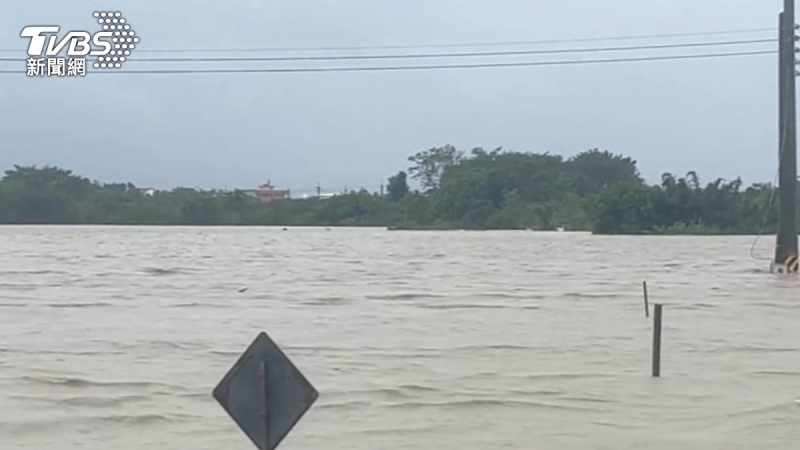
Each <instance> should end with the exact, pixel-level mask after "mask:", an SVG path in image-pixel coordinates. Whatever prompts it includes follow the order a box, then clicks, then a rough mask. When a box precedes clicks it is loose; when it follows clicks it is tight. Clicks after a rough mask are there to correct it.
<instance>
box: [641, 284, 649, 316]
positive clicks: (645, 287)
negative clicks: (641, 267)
mask: <svg viewBox="0 0 800 450" xmlns="http://www.w3.org/2000/svg"><path fill="white" fill-rule="evenodd" d="M642 290H643V291H644V316H645V317H650V301H649V300H648V299H647V281H642Z"/></svg>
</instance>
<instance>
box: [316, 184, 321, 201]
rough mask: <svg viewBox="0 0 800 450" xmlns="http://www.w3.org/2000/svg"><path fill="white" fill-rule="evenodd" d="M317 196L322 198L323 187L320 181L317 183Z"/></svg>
mask: <svg viewBox="0 0 800 450" xmlns="http://www.w3.org/2000/svg"><path fill="white" fill-rule="evenodd" d="M317 198H322V188H321V187H319V183H317Z"/></svg>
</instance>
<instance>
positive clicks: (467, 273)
mask: <svg viewBox="0 0 800 450" xmlns="http://www.w3.org/2000/svg"><path fill="white" fill-rule="evenodd" d="M772 240H773V239H772V238H765V239H763V240H762V241H761V244H760V245H759V249H760V253H762V254H763V256H767V257H768V256H769V247H770V246H771V244H772ZM752 242H753V238H752V237H597V236H590V235H586V234H572V233H532V232H424V233H420V232H388V231H385V230H358V229H333V230H326V229H299V228H297V229H290V230H288V231H282V230H280V229H269V228H161V227H153V228H132V227H2V228H0V249H2V251H0V448H2V449H6V448H8V449H36V450H39V449H43V448H57V449H59V450H72V449H99V448H113V449H119V450H133V449H147V450H154V449H159V450H173V449H175V450H178V449H180V450H185V449H189V448H190V449H193V450H219V449H237V448H241V449H247V448H251V444H250V442H249V441H247V439H246V438H245V436H244V435H243V434H242V433H241V432H240V431H239V430H238V428H236V426H235V424H234V423H233V422H232V421H231V420H230V419H229V418H228V417H227V416H226V415H225V413H224V412H223V410H222V409H221V408H220V407H219V406H218V405H217V404H216V403H215V402H214V401H213V399H212V398H211V395H210V393H211V389H212V388H213V387H214V385H216V383H217V382H218V380H219V379H220V378H221V377H222V375H223V374H224V373H225V372H226V371H227V370H228V368H229V367H230V366H231V365H232V364H233V363H234V362H235V360H236V359H237V357H238V355H239V354H240V352H241V351H243V350H244V348H245V347H246V346H247V345H248V344H249V343H250V341H251V340H252V339H253V338H254V337H255V336H256V334H257V333H258V332H260V331H262V330H264V331H267V332H268V333H269V334H270V335H271V336H272V337H273V339H275V340H276V341H277V342H278V344H279V345H281V346H282V347H283V348H284V350H285V351H286V353H287V354H288V355H289V356H290V357H291V358H292V359H293V361H294V362H295V363H296V364H297V366H298V367H299V368H300V369H301V370H302V371H303V372H304V373H305V375H306V376H307V377H308V378H309V379H310V380H311V381H312V383H314V384H315V386H316V387H317V388H318V390H319V391H320V398H319V401H318V402H317V404H316V405H315V406H314V407H313V408H312V409H311V410H310V412H309V413H308V414H307V415H306V416H305V417H304V418H303V420H302V421H301V422H300V424H299V425H298V426H297V427H296V428H295V430H294V431H293V432H292V434H291V435H290V436H289V437H288V438H287V439H286V440H285V441H284V443H283V444H282V445H281V448H282V449H321V450H322V449H325V450H333V449H346V450H374V449H377V448H387V449H434V448H435V449H458V450H484V449H490V448H491V449H539V448H541V449H551V450H567V449H615V450H616V449H642V450H656V449H659V450H661V449H676V448H681V449H698V450H700V449H702V450H709V449H725V450H729V449H752V448H756V447H761V448H769V449H776V450H780V449H787V450H788V449H797V448H798V445H800V444H798V442H800V405H798V404H796V403H795V399H797V398H798V397H800V326H798V324H799V323H800V279H786V278H783V279H781V278H778V277H775V276H772V275H770V274H768V273H766V272H765V269H766V268H767V267H768V262H764V261H756V260H753V259H751V258H750V256H749V254H750V246H751V244H752ZM645 279H646V280H648V284H649V286H650V297H651V301H654V302H655V301H658V302H662V303H664V304H665V312H664V319H665V327H664V344H663V348H664V358H663V363H662V367H663V369H662V370H663V377H662V378H661V379H652V378H650V377H649V364H650V344H651V338H652V337H651V324H650V322H649V320H648V319H645V317H644V311H643V305H642V294H641V282H642V280H645ZM244 288H247V289H246V290H244ZM242 290H244V292H240V291H242Z"/></svg>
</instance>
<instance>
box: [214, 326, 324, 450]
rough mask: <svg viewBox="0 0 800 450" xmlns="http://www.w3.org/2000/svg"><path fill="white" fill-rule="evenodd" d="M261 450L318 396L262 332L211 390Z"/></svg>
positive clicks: (268, 448)
mask: <svg viewBox="0 0 800 450" xmlns="http://www.w3.org/2000/svg"><path fill="white" fill-rule="evenodd" d="M213 395H214V398H215V399H216V400H217V401H218V402H219V404H220V405H222V407H223V408H224V409H225V411H226V412H227V413H228V414H229V415H230V416H231V418H232V419H233V420H234V421H235V422H236V424H237V425H239V428H241V429H242V431H244V433H245V434H246V435H247V437H249V438H250V440H251V441H253V443H254V444H255V445H256V447H258V448H259V450H273V449H274V448H275V447H277V446H278V444H280V443H281V441H282V440H283V438H285V437H286V435H287V434H289V431H291V429H292V427H294V426H295V424H296V423H297V422H298V421H299V420H300V418H301V417H303V414H305V412H306V411H308V408H310V407H311V405H312V404H313V403H314V402H315V401H316V400H317V397H318V396H319V394H318V393H317V390H316V389H314V386H312V385H311V383H309V382H308V380H306V378H305V377H304V376H303V374H302V373H300V371H299V370H297V368H296V367H295V366H294V364H292V362H291V361H289V358H287V357H286V355H285V354H284V353H283V352H282V351H281V349H280V348H278V346H277V345H276V344H275V342H273V341H272V339H270V338H269V336H267V334H266V333H260V334H259V335H258V336H257V337H256V339H255V340H254V341H253V343H252V344H250V346H249V347H248V348H247V350H245V352H244V353H243V354H242V356H241V357H240V358H239V360H238V361H237V362H236V364H234V365H233V367H232V368H231V369H230V370H229V371H228V373H227V374H225V376H224V377H223V378H222V380H221V381H220V382H219V384H218V385H217V387H216V388H214V392H213Z"/></svg>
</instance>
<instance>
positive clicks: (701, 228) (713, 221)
mask: <svg viewBox="0 0 800 450" xmlns="http://www.w3.org/2000/svg"><path fill="white" fill-rule="evenodd" d="M408 163H409V167H408V168H407V169H406V170H401V171H399V172H398V173H397V174H395V175H393V176H391V177H389V178H388V180H387V189H386V193H385V194H381V193H374V192H373V193H371V192H367V191H366V190H363V189H362V190H360V191H358V192H355V191H353V192H348V193H345V194H343V195H339V196H335V197H332V198H327V199H319V198H310V199H289V200H278V201H273V202H270V203H261V202H259V201H258V200H257V199H255V198H252V197H250V196H248V195H246V194H245V193H244V192H242V191H237V190H234V191H220V190H196V189H187V188H176V189H173V190H171V191H164V192H156V193H155V194H154V195H152V196H149V195H145V194H143V193H142V192H141V191H140V190H139V189H137V188H136V186H134V185H133V184H131V183H111V184H108V183H99V182H95V181H91V180H89V179H87V178H85V177H81V176H78V175H75V174H73V173H72V172H71V171H69V170H65V169H62V168H58V167H50V166H45V167H36V166H25V167H23V166H14V168H13V169H11V170H8V171H6V172H5V175H4V176H3V178H2V179H0V223H3V224H130V225H265V226H290V225H291V226H383V227H391V228H397V229H534V230H554V229H557V228H565V229H567V230H575V231H578V230H580V231H593V232H595V233H599V234H677V233H687V234H701V233H708V234H733V233H736V234H754V233H757V232H759V231H762V232H774V230H775V228H776V223H777V217H778V214H777V193H776V188H775V187H774V186H772V185H770V184H753V185H752V186H749V187H746V188H745V187H744V186H743V185H742V181H741V179H738V178H737V179H735V180H733V181H725V180H722V179H717V180H714V181H711V182H709V183H707V184H705V185H703V184H702V183H701V182H700V179H699V176H698V175H697V174H696V173H694V172H689V173H688V174H686V176H684V177H677V176H675V175H673V174H669V173H667V174H664V175H663V177H662V179H661V182H660V183H659V184H657V185H649V184H647V183H646V182H645V181H644V180H643V179H642V177H641V176H640V174H639V171H638V169H637V167H636V161H634V160H632V159H631V158H629V157H625V156H622V155H617V154H613V153H610V152H608V151H600V150H598V149H592V150H588V151H585V152H582V153H580V154H578V155H576V156H574V157H571V158H564V157H562V156H559V155H551V154H549V153H523V152H514V151H506V150H503V149H502V148H498V149H495V150H491V151H487V150H484V149H482V148H475V149H473V150H471V151H470V152H464V151H461V150H458V149H456V148H455V147H453V146H450V145H446V146H443V147H436V148H431V149H428V150H425V151H421V152H418V153H416V154H415V155H413V156H411V157H409V158H408ZM411 181H416V182H417V184H418V185H419V188H418V189H412V188H411V187H410V185H409V183H410V182H411Z"/></svg>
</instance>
